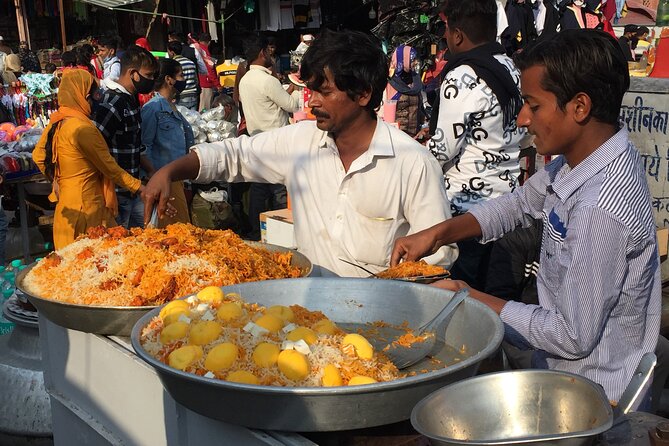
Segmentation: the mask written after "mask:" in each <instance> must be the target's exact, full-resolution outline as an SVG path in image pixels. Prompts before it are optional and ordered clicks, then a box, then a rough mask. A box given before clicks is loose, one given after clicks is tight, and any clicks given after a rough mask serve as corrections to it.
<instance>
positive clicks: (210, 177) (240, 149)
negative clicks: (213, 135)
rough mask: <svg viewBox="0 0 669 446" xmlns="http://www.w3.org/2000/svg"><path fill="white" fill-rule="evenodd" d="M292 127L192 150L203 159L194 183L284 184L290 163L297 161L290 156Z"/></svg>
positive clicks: (197, 147)
mask: <svg viewBox="0 0 669 446" xmlns="http://www.w3.org/2000/svg"><path fill="white" fill-rule="evenodd" d="M292 127H295V126H286V127H281V128H278V129H274V130H270V131H268V132H263V133H258V134H257V135H255V136H251V137H249V136H245V135H244V136H240V137H238V138H230V139H226V140H223V141H219V142H214V143H208V144H198V145H196V146H194V147H193V148H192V149H191V150H193V151H194V152H195V153H196V154H197V156H198V158H199V160H200V171H199V173H198V176H197V178H196V179H195V180H194V181H195V182H197V183H210V182H212V181H226V182H259V183H272V184H285V177H286V174H287V172H288V171H289V168H290V162H291V161H290V160H291V159H293V158H294V156H290V154H289V153H288V152H289V149H288V148H290V147H292V146H293V144H292V143H291V141H292V140H293V134H294V133H295V129H293V128H292ZM297 127H299V126H297Z"/></svg>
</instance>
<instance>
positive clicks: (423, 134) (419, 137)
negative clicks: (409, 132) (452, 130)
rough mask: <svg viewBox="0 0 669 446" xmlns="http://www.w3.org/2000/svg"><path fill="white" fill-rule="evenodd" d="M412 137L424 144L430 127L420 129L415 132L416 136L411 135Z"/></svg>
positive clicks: (428, 137) (428, 136) (428, 135)
mask: <svg viewBox="0 0 669 446" xmlns="http://www.w3.org/2000/svg"><path fill="white" fill-rule="evenodd" d="M413 139H415V140H416V141H418V142H419V143H421V144H423V145H425V144H426V143H427V140H428V139H430V129H429V128H427V127H425V128H422V129H420V130H419V131H418V133H416V136H414V137H413Z"/></svg>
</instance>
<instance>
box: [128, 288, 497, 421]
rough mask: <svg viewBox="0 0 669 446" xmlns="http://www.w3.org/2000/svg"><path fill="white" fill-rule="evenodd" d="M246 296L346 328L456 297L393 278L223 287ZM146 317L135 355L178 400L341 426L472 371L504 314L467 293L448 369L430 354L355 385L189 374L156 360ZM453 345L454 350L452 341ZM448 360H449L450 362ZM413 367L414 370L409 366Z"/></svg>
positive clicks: (396, 410) (405, 405)
mask: <svg viewBox="0 0 669 446" xmlns="http://www.w3.org/2000/svg"><path fill="white" fill-rule="evenodd" d="M223 289H224V291H225V292H237V293H239V294H240V295H241V296H242V298H243V299H244V300H246V301H247V302H257V303H260V304H262V305H266V306H268V305H277V304H282V305H292V304H298V305H302V306H304V307H306V308H308V309H309V310H320V311H322V312H323V313H324V314H325V315H326V316H328V317H329V318H330V319H332V320H333V321H335V322H336V323H338V324H339V325H340V326H342V327H343V328H349V329H352V328H354V327H356V326H358V327H359V326H361V325H362V324H365V323H368V322H373V321H379V320H383V321H385V322H388V323H390V324H396V325H400V324H401V323H402V322H403V321H405V320H406V321H408V322H409V325H410V326H412V327H418V326H419V325H421V324H423V323H425V322H426V321H428V320H429V319H431V318H432V317H433V316H434V314H436V313H437V312H438V311H439V310H440V309H441V308H442V307H443V305H444V301H445V300H447V299H449V298H450V297H451V296H452V294H453V293H452V292H450V291H445V290H441V289H438V288H434V287H430V286H426V285H419V284H412V283H403V282H398V281H394V280H372V279H350V278H346V279H345V278H303V279H291V280H275V281H272V282H271V283H260V282H256V283H244V284H240V285H235V286H229V287H224V288H223ZM159 311H160V309H155V310H152V311H150V312H149V313H147V314H146V315H144V316H143V317H142V318H141V319H140V320H139V321H138V322H137V324H136V325H135V327H134V328H133V330H132V336H131V340H132V345H133V348H134V349H135V351H136V352H137V354H138V355H139V356H140V357H141V358H142V359H144V360H145V361H146V362H147V363H149V364H150V365H152V366H153V367H154V368H155V369H156V371H157V372H158V375H159V377H160V379H161V380H162V382H163V385H164V386H165V389H166V390H167V392H169V394H170V395H171V396H172V398H174V399H175V400H176V401H177V402H179V403H181V404H182V405H184V406H186V407H188V408H189V409H191V410H194V411H195V412H198V413H200V414H202V415H205V416H208V417H211V418H215V419H218V420H222V421H226V422H230V423H234V424H239V425H244V426H248V427H253V428H260V429H271V430H284V431H301V432H308V431H336V430H347V429H357V428H364V427H371V426H379V425H383V424H388V423H393V422H397V421H401V420H406V419H408V418H409V415H410V414H411V409H412V408H413V406H414V405H415V404H416V403H417V402H418V401H419V400H420V399H421V398H423V397H424V396H426V395H428V394H429V393H431V392H433V391H435V390H437V389H438V388H440V387H443V386H444V385H446V384H449V383H452V382H455V381H459V380H461V379H464V378H467V377H470V376H473V375H474V374H475V373H476V371H477V369H478V366H479V363H480V362H481V361H482V360H483V359H484V358H487V357H488V356H490V355H492V354H493V353H494V352H495V351H496V350H497V349H498V348H499V345H500V343H501V342H502V336H503V327H502V322H501V320H500V319H499V317H498V316H497V315H496V314H495V313H494V312H493V311H492V310H490V309H489V308H488V307H486V306H485V305H483V304H481V303H479V302H477V301H475V300H473V299H467V300H466V301H465V302H463V304H461V305H460V306H459V307H458V309H457V311H456V312H455V314H454V316H453V319H452V320H451V323H450V324H449V325H448V328H447V330H446V332H445V333H444V334H443V335H444V339H445V341H446V344H447V346H445V347H444V348H443V350H442V351H441V352H440V353H439V354H438V357H439V358H440V359H442V360H444V362H446V363H449V362H452V352H453V351H456V350H458V349H461V348H462V347H463V346H464V348H465V350H466V353H464V354H463V355H462V356H463V358H462V359H461V360H460V361H458V362H455V363H452V365H450V366H449V367H446V368H444V367H443V365H442V366H440V367H439V368H436V369H435V366H434V364H432V363H431V361H430V360H429V359H425V360H423V361H421V362H419V363H418V364H416V365H415V366H413V367H412V369H414V370H421V369H424V368H432V369H434V370H433V371H431V372H428V373H424V374H420V373H419V374H418V375H416V376H411V377H407V378H402V379H398V380H396V381H391V382H385V383H375V384H368V385H363V386H352V387H329V388H308V387H295V388H286V387H272V386H256V385H245V384H236V383H230V382H226V381H221V380H216V379H209V378H204V377H200V376H197V375H194V374H190V373H185V372H182V371H179V370H176V369H173V368H171V367H168V366H167V365H165V364H163V363H161V362H160V361H158V360H156V359H154V358H152V357H151V356H150V355H149V354H148V353H147V352H146V351H145V350H144V349H143V348H142V346H141V344H140V342H139V338H140V333H141V332H142V330H143V328H144V327H145V326H146V325H147V324H148V323H149V321H150V320H151V319H152V318H154V317H155V316H157V315H158V313H159ZM448 346H452V347H454V348H455V349H456V350H454V349H453V348H451V347H448ZM449 358H450V360H449ZM409 370H411V369H409Z"/></svg>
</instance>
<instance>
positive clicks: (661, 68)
mask: <svg viewBox="0 0 669 446" xmlns="http://www.w3.org/2000/svg"><path fill="white" fill-rule="evenodd" d="M648 77H669V36H664V37H660V39H659V42H658V44H657V51H656V52H655V65H653V71H651V72H650V74H649V75H648Z"/></svg>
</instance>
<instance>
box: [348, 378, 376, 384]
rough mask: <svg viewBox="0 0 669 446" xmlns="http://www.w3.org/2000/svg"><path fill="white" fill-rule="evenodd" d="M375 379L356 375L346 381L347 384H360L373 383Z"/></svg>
mask: <svg viewBox="0 0 669 446" xmlns="http://www.w3.org/2000/svg"><path fill="white" fill-rule="evenodd" d="M375 382H376V380H375V379H374V378H370V377H369V376H362V375H357V376H354V377H353V378H351V379H350V380H349V381H348V385H349V386H361V385H363V384H374V383H375Z"/></svg>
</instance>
